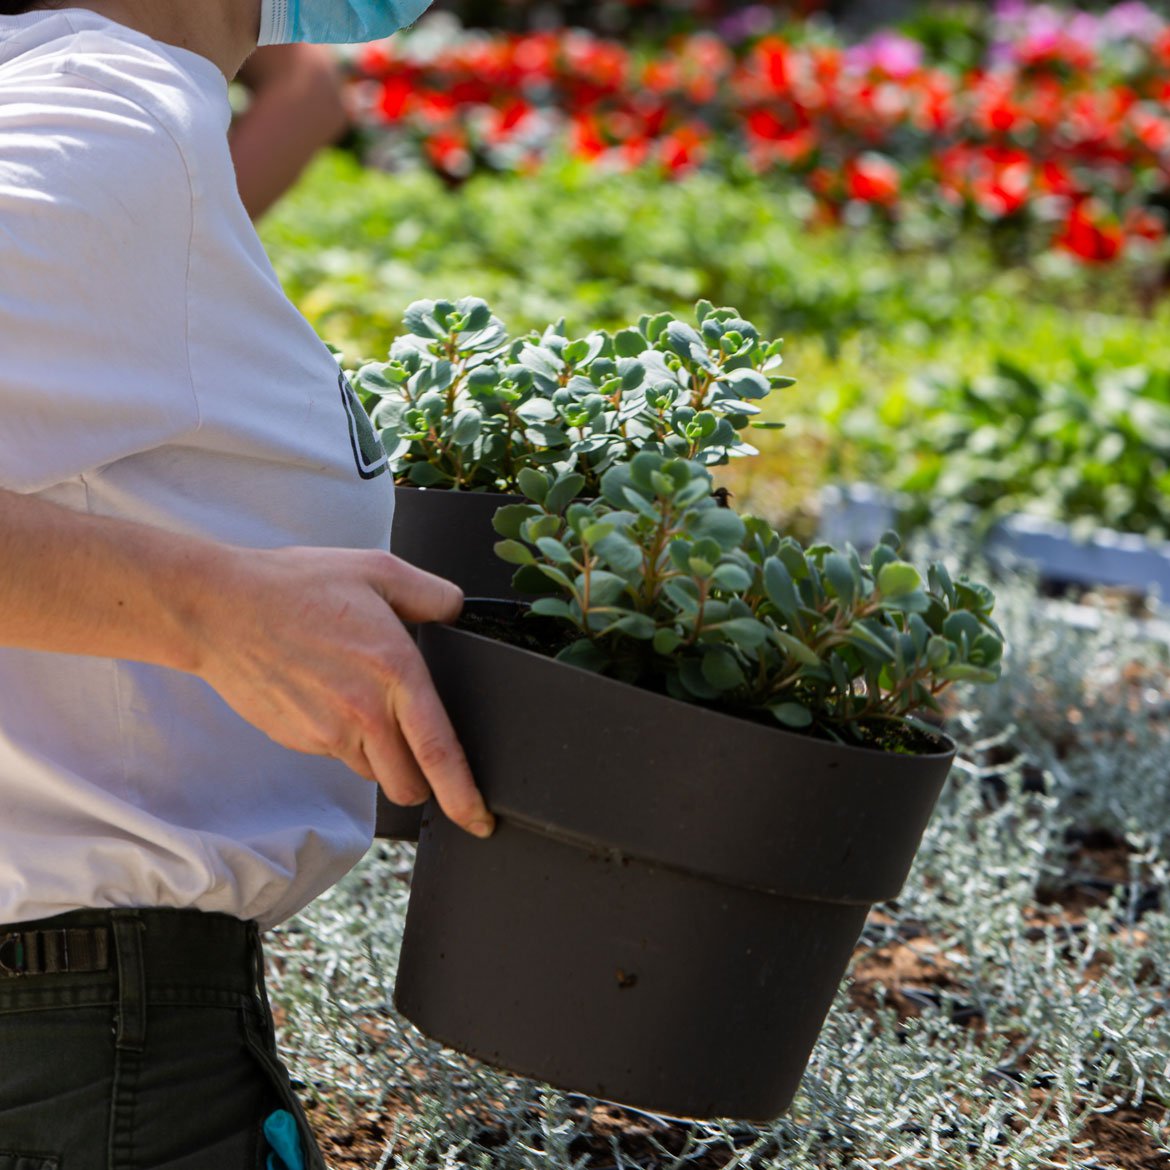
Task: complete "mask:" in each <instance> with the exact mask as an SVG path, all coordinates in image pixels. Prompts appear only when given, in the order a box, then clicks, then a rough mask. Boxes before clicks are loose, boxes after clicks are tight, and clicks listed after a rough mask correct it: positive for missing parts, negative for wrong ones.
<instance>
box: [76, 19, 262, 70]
mask: <svg viewBox="0 0 1170 1170" xmlns="http://www.w3.org/2000/svg"><path fill="white" fill-rule="evenodd" d="M70 6H71V7H74V8H87V9H89V11H91V12H96V13H98V14H99V15H100V16H105V17H108V18H109V19H110V20H113V21H116V22H117V23H118V24H123V25H125V26H126V27H127V28H132V29H134V30H135V31H136V32H140V33H144V34H145V35H146V36H148V37H152V38H153V39H154V40H156V41H162V42H163V43H164V44H167V45H174V46H176V48H180V49H188V50H189V51H190V52H192V53H198V54H199V55H200V56H201V57H206V58H207V59H208V60H209V61H211V62H212V63H213V64H214V65H216V66H217V67H218V68H219V70H220V72H221V73H222V74H223V75H224V77H226V78H228V80H231V78H233V77H235V75H236V74H237V73H238V72H239V69H240V66H241V65H243V63H244V59H245V58H246V57H247V56H248V54H249V53H251V52H252V50H253V49H254V48H255V47H256V39H257V37H258V36H259V35H260V0H70Z"/></svg>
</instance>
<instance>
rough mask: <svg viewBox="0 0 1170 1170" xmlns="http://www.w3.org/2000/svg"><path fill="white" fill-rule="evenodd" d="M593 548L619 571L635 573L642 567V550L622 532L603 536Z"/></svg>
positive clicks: (611, 566)
mask: <svg viewBox="0 0 1170 1170" xmlns="http://www.w3.org/2000/svg"><path fill="white" fill-rule="evenodd" d="M593 548H594V551H596V552H597V553H598V555H600V556H601V557H603V558H604V560H605V562H606V564H608V565H609V567H610V568H611V569H614V570H615V571H616V572H618V573H633V572H636V571H637V570H638V569H640V568H641V567H642V550H641V549H640V548H639V547H638V545H636V544H635V543H634V542H633V541H632V540H630V538H629V537H627V536H623V535H622V533H620V532H611V533H610V534H609V535H608V536H603V537H602V538H601V539H600V540H599V541H597V542H596V543H594V545H593Z"/></svg>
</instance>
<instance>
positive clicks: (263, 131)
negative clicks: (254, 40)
mask: <svg viewBox="0 0 1170 1170" xmlns="http://www.w3.org/2000/svg"><path fill="white" fill-rule="evenodd" d="M238 80H239V81H241V82H242V83H243V84H244V85H245V86H246V87H247V88H248V89H249V90H250V91H251V94H252V103H251V105H250V106H249V107H248V109H247V110H246V111H245V112H244V114H243V115H242V116H241V117H240V118H239V119H238V120H237V121H236V124H235V125H234V126H233V127H232V132H231V148H232V159H233V160H234V162H235V164H236V182H237V184H238V186H239V188H240V197H241V198H242V199H243V201H244V206H245V207H246V208H247V209H248V214H249V215H250V216H251V217H252V218H253V219H256V218H257V217H258V216H260V215H263V213H264V212H265V211H267V210H268V208H269V207H271V206H272V204H273V203H275V202H276V201H277V199H279V198H280V196H281V195H283V194H284V192H285V191H286V190H287V189H288V188H289V187H291V186H292V185H293V183H294V182H295V181H296V179H297V177H298V176H299V175H300V173H301V171H302V170H304V168H305V166H306V164H307V163H308V162H309V160H310V159H311V158H312V157H313V155H314V154H316V152H317V151H318V150H319V149H320V148H321V147H323V146H328V145H329V144H330V143H333V142H336V141H337V139H338V138H340V137H341V134H342V132H343V131H344V130H345V127H346V125H347V124H348V118H347V116H346V112H345V106H344V105H343V104H342V100H341V82H340V80H339V79H338V75H337V67H336V65H335V64H334V61H333V58H332V56H331V55H330V53H329V50H328V49H325V48H323V47H322V46H320V45H272V46H269V47H267V48H263V49H258V50H257V51H256V52H255V53H253V54H252V56H251V57H249V58H248V60H247V61H246V62H245V63H244V67H243V69H241V70H240V73H239V77H238Z"/></svg>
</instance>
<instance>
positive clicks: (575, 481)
mask: <svg viewBox="0 0 1170 1170" xmlns="http://www.w3.org/2000/svg"><path fill="white" fill-rule="evenodd" d="M584 486H585V477H584V476H583V475H579V474H577V473H576V472H569V473H566V474H564V475H561V476H559V477H558V478H557V480H556V482H555V483H554V484H553V485H552V487H550V488H549V489H548V494H547V495H546V496H545V498H544V501H543V503H544V507H545V511H547V512H561V511H563V510H564V509H565V508H566V507H567V506H568V505H569V504H570V503H572V501H573V500H574V499H576V498H577V496H578V495H579V494H580V491H581V489H582V488H583V487H584Z"/></svg>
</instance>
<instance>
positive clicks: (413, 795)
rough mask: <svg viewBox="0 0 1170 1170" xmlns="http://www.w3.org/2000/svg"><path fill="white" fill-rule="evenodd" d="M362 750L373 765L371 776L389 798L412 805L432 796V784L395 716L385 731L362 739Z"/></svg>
mask: <svg viewBox="0 0 1170 1170" xmlns="http://www.w3.org/2000/svg"><path fill="white" fill-rule="evenodd" d="M362 750H363V754H364V755H365V758H366V759H367V760H368V761H369V766H370V768H371V769H372V775H371V776H370V779H371V780H376V781H377V783H378V786H379V787H380V788H381V789H382V791H383V792H384V793H385V794H386V799H387V800H389V801H392V802H393V803H394V804H399V805H404V806H405V807H407V808H409V807H411V806H413V805H416V804H422V803H423V801H425V800H428V799H429V798H430V795H431V789H430V785H428V784H427V782H426V778H425V777H424V776H423V774H422V769H420V768H419V766H418V763H417V761H416V760H415V758H414V756H413V754H412V753H411V750H410V748H409V747H408V746H407V743H406V740H405V739H404V738H403V735H402V730H401V728H399V726H398V724H397V723H396V722H395V721H394V719H393V718H391V719H389V720H387V723H386V727H385V729H384V732H383V734H381V735H378V736H373V735H371V736H368V737H367V738H366V739H364V740H363V741H362Z"/></svg>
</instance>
